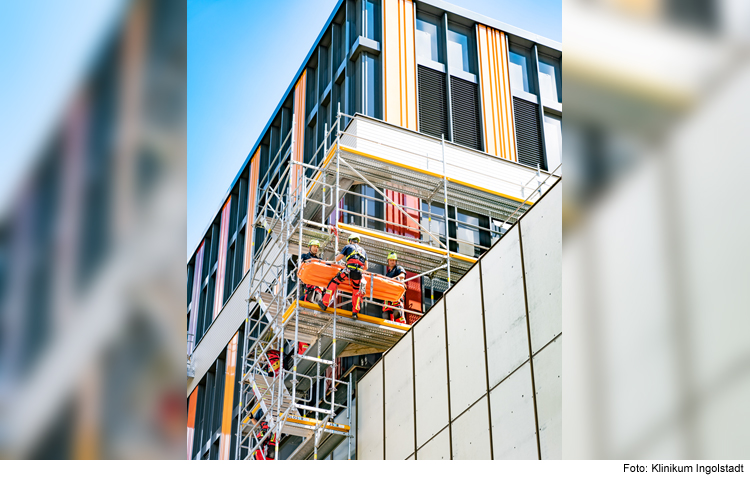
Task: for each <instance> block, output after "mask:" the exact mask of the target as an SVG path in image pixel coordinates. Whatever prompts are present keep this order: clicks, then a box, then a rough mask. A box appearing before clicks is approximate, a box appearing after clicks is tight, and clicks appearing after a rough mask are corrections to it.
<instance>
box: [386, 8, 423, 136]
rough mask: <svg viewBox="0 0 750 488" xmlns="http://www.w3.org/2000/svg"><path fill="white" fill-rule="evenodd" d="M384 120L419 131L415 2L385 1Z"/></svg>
mask: <svg viewBox="0 0 750 488" xmlns="http://www.w3.org/2000/svg"><path fill="white" fill-rule="evenodd" d="M382 53H383V78H384V81H385V90H384V92H385V95H384V100H385V104H384V105H385V114H384V115H385V120H386V122H390V123H392V124H398V125H400V126H401V127H406V128H408V129H413V130H417V116H416V114H417V109H416V103H417V77H416V65H415V59H414V4H413V2H412V0H384V1H383V51H382Z"/></svg>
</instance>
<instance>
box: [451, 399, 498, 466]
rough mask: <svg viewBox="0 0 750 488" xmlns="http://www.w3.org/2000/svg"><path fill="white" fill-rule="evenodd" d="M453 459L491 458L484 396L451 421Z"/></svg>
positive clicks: (488, 419) (487, 415)
mask: <svg viewBox="0 0 750 488" xmlns="http://www.w3.org/2000/svg"><path fill="white" fill-rule="evenodd" d="M453 459H492V457H491V455H490V418H489V407H488V405H487V397H486V396H485V397H483V398H482V399H481V400H479V401H478V402H477V403H476V405H474V406H473V407H471V408H470V409H469V410H467V411H466V412H465V413H464V414H463V415H461V416H460V417H459V418H457V419H456V420H455V421H454V422H453Z"/></svg>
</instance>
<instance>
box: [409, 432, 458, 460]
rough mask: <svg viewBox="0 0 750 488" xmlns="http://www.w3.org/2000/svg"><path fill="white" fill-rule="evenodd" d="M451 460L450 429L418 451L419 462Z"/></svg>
mask: <svg viewBox="0 0 750 488" xmlns="http://www.w3.org/2000/svg"><path fill="white" fill-rule="evenodd" d="M450 458H451V446H450V434H449V433H448V427H446V428H445V429H443V431H442V432H440V433H439V434H438V435H436V436H435V437H434V438H433V439H432V440H430V441H429V442H428V443H426V444H425V445H424V446H422V447H421V448H420V449H419V450H418V451H417V460H418V461H435V460H441V459H450Z"/></svg>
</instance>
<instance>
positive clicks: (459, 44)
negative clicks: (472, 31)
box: [448, 30, 471, 73]
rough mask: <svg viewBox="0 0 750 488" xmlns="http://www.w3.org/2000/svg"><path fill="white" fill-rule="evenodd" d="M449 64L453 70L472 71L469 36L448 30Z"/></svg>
mask: <svg viewBox="0 0 750 488" xmlns="http://www.w3.org/2000/svg"><path fill="white" fill-rule="evenodd" d="M448 65H449V66H450V67H451V69H453V70H457V71H466V72H467V73H471V66H470V64H469V36H467V35H465V34H462V33H460V32H456V31H453V30H448Z"/></svg>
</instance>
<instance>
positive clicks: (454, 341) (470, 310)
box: [447, 266, 487, 419]
mask: <svg viewBox="0 0 750 488" xmlns="http://www.w3.org/2000/svg"><path fill="white" fill-rule="evenodd" d="M447 300H448V302H447V305H448V310H447V313H448V363H449V365H450V401H451V416H452V417H453V418H454V419H455V418H456V417H457V416H458V415H460V414H461V413H462V412H463V411H464V410H466V409H467V408H469V405H471V404H472V403H474V402H475V401H477V399H479V397H481V396H482V395H484V394H485V393H486V392H487V371H486V369H485V363H484V331H483V325H482V298H481V291H480V286H479V267H478V266H476V267H474V268H473V269H472V270H471V271H470V272H469V273H467V274H466V275H464V276H463V278H461V281H459V282H458V283H457V284H456V285H455V287H454V288H453V289H452V290H450V292H449V293H448V294H447Z"/></svg>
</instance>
